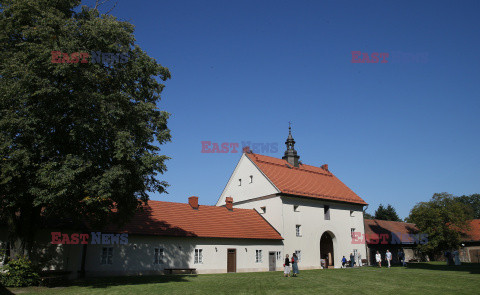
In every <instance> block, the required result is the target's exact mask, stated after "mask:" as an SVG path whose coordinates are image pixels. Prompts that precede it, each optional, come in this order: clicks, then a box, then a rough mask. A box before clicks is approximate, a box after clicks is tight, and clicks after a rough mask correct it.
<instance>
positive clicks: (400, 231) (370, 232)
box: [364, 219, 419, 243]
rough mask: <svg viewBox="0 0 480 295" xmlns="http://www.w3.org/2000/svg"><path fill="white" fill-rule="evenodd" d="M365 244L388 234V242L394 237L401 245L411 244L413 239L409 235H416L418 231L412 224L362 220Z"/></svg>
mask: <svg viewBox="0 0 480 295" xmlns="http://www.w3.org/2000/svg"><path fill="white" fill-rule="evenodd" d="M364 222H365V235H366V239H365V240H366V242H367V243H369V242H370V240H375V239H376V238H375V237H376V236H378V235H380V234H389V238H388V239H389V240H391V239H392V236H393V235H395V236H396V237H397V238H398V239H399V240H401V241H402V242H403V243H413V242H414V237H411V236H409V234H417V233H419V230H418V228H417V226H416V225H415V224H414V223H407V222H401V221H388V220H380V219H364Z"/></svg>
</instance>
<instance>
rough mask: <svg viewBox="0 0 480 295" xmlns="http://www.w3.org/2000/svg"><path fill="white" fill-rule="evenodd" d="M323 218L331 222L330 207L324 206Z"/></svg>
mask: <svg viewBox="0 0 480 295" xmlns="http://www.w3.org/2000/svg"><path fill="white" fill-rule="evenodd" d="M323 217H324V219H325V220H330V206H328V205H325V206H323Z"/></svg>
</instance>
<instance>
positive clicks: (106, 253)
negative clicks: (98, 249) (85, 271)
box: [100, 247, 113, 264]
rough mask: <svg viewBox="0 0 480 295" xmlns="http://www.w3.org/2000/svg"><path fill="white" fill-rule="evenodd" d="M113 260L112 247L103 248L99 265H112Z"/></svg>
mask: <svg viewBox="0 0 480 295" xmlns="http://www.w3.org/2000/svg"><path fill="white" fill-rule="evenodd" d="M112 258H113V248H112V247H103V248H102V259H101V261H100V264H112V260H113V259H112Z"/></svg>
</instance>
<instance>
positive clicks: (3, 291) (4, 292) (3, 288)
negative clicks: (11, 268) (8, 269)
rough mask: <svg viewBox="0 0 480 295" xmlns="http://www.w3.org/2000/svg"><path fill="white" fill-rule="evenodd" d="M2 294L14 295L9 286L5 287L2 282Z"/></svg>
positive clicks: (0, 286) (0, 290) (0, 292)
mask: <svg viewBox="0 0 480 295" xmlns="http://www.w3.org/2000/svg"><path fill="white" fill-rule="evenodd" d="M0 294H1V295H13V293H12V292H10V291H9V290H8V289H7V288H5V287H4V286H3V285H2V284H0Z"/></svg>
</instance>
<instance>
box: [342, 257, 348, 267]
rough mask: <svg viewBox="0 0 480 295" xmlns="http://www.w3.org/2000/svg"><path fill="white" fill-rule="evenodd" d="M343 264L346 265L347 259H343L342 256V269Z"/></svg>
mask: <svg viewBox="0 0 480 295" xmlns="http://www.w3.org/2000/svg"><path fill="white" fill-rule="evenodd" d="M345 264H347V258H345V256H343V258H342V268H345V267H346V266H345Z"/></svg>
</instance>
